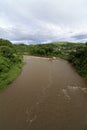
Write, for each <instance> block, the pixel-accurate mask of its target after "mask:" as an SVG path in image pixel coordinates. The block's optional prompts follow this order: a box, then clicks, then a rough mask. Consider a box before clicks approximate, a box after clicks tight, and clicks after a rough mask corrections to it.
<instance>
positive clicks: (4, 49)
mask: <svg viewBox="0 0 87 130" xmlns="http://www.w3.org/2000/svg"><path fill="white" fill-rule="evenodd" d="M21 63H22V56H20V55H18V54H17V52H16V50H15V48H14V46H13V45H12V43H11V42H10V41H8V40H4V39H0V88H3V86H5V85H6V84H8V83H9V81H8V78H9V75H8V74H9V72H10V71H11V69H13V68H15V66H16V68H17V67H18V68H19V67H20V64H21ZM12 75H14V74H13V73H12ZM5 80H6V84H4V83H5Z"/></svg>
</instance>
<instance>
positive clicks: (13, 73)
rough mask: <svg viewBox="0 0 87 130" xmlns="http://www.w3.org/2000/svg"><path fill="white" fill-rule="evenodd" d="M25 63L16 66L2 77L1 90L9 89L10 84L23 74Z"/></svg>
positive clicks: (0, 79)
mask: <svg viewBox="0 0 87 130" xmlns="http://www.w3.org/2000/svg"><path fill="white" fill-rule="evenodd" d="M22 67H23V63H21V64H16V65H14V66H12V68H11V69H10V70H9V71H8V72H7V73H2V74H1V75H0V90H2V89H4V88H6V87H7V85H8V84H10V83H12V82H13V81H14V80H15V79H16V78H17V77H18V76H19V75H20V73H21V72H22Z"/></svg>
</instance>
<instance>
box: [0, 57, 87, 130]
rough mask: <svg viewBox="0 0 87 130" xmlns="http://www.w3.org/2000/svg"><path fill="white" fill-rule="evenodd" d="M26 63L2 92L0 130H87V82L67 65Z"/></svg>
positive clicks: (36, 59) (44, 61)
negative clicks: (17, 75) (20, 72)
mask: <svg viewBox="0 0 87 130" xmlns="http://www.w3.org/2000/svg"><path fill="white" fill-rule="evenodd" d="M24 60H25V61H26V62H27V64H26V65H25V66H24V68H23V72H22V74H21V75H20V76H19V77H18V78H17V79H16V80H15V81H14V82H13V83H12V84H11V85H9V86H8V87H7V88H6V89H5V90H3V91H1V92H0V130H87V81H85V80H84V79H83V78H81V77H80V76H79V75H78V74H77V73H76V71H75V70H74V69H73V67H72V66H71V65H70V64H69V63H68V62H67V61H64V60H61V59H57V60H53V61H50V60H48V59H46V58H39V57H29V56H25V57H24Z"/></svg>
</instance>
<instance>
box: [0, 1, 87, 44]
mask: <svg viewBox="0 0 87 130" xmlns="http://www.w3.org/2000/svg"><path fill="white" fill-rule="evenodd" d="M0 38H5V39H9V40H11V41H12V42H17V43H23V42H24V43H45V42H52V41H74V42H85V41H87V0H17V1H16V0H0Z"/></svg>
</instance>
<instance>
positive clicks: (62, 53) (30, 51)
mask: <svg viewBox="0 0 87 130" xmlns="http://www.w3.org/2000/svg"><path fill="white" fill-rule="evenodd" d="M14 48H15V50H16V51H17V53H18V54H22V55H33V56H44V57H53V56H55V57H60V58H63V59H65V60H68V61H69V62H70V63H72V64H73V66H74V67H75V68H76V70H77V71H78V73H79V74H80V75H81V76H83V77H86V78H87V43H86V44H84V43H69V42H56V43H51V44H37V45H24V44H20V45H14Z"/></svg>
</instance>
